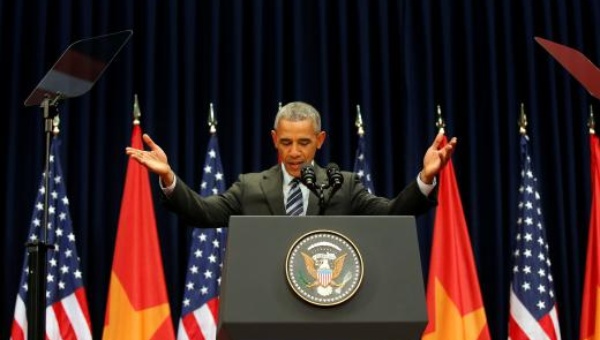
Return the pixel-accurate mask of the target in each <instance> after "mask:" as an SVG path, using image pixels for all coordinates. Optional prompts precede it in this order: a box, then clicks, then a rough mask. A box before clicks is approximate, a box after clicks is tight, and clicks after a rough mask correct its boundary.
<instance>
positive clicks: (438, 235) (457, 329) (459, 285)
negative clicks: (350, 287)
mask: <svg viewBox="0 0 600 340" xmlns="http://www.w3.org/2000/svg"><path fill="white" fill-rule="evenodd" d="M447 142H448V140H447V138H446V137H444V139H443V141H442V147H443V146H444V145H446V143H447ZM438 201H439V204H438V207H437V211H436V216H435V223H434V230H433V244H432V248H431V261H430V265H429V280H428V282H427V315H428V318H429V323H428V324H427V327H426V328H425V332H424V333H423V336H422V340H436V339H439V340H447V339H453V340H467V339H469V340H470V339H473V340H483V339H490V334H489V329H488V325H487V319H486V316H485V309H484V307H483V300H482V299H481V292H480V289H479V280H478V278H477V269H476V268H475V261H474V258H473V252H472V249H471V240H470V238H469V233H468V230H467V223H466V221H465V217H464V213H463V208H462V203H461V200H460V194H459V191H458V185H457V183H456V177H455V174H454V167H453V165H452V160H450V161H449V162H448V164H446V166H445V167H444V169H442V171H441V172H440V176H439V194H438Z"/></svg>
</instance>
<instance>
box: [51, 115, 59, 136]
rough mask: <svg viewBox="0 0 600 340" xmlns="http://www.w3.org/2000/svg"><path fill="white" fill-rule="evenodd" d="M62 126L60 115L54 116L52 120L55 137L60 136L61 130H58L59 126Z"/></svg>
mask: <svg viewBox="0 0 600 340" xmlns="http://www.w3.org/2000/svg"><path fill="white" fill-rule="evenodd" d="M59 125H60V117H59V116H58V115H56V116H54V118H52V133H53V134H54V135H55V136H58V133H59V132H60V129H59V128H58V126H59Z"/></svg>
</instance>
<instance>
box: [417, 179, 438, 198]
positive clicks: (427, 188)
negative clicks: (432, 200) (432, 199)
mask: <svg viewBox="0 0 600 340" xmlns="http://www.w3.org/2000/svg"><path fill="white" fill-rule="evenodd" d="M417 185H418V186H419V190H421V192H422V193H423V195H425V196H429V194H430V193H431V192H432V191H433V189H435V186H436V185H437V178H435V177H434V178H433V183H431V184H427V183H425V182H423V181H422V180H421V177H420V176H419V175H418V174H417Z"/></svg>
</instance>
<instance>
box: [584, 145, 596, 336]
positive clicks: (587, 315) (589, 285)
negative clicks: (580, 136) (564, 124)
mask: <svg viewBox="0 0 600 340" xmlns="http://www.w3.org/2000/svg"><path fill="white" fill-rule="evenodd" d="M590 163H591V175H592V208H591V213H590V231H589V235H588V240H589V241H588V248H587V260H586V266H585V284H584V288H583V300H582V302H581V333H580V336H579V338H580V339H581V340H587V339H600V300H599V299H600V294H599V293H598V291H599V290H600V251H599V249H598V247H600V139H598V136H596V135H595V134H590Z"/></svg>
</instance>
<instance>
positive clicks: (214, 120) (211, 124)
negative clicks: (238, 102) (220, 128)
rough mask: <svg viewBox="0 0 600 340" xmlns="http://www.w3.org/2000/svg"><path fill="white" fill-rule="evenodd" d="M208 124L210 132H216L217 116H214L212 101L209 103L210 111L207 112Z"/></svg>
mask: <svg viewBox="0 0 600 340" xmlns="http://www.w3.org/2000/svg"><path fill="white" fill-rule="evenodd" d="M208 126H209V127H210V133H216V132H217V118H216V117H215V108H214V106H213V103H210V111H209V112H208Z"/></svg>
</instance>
